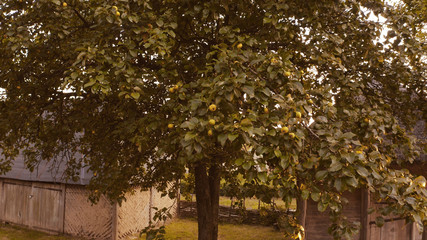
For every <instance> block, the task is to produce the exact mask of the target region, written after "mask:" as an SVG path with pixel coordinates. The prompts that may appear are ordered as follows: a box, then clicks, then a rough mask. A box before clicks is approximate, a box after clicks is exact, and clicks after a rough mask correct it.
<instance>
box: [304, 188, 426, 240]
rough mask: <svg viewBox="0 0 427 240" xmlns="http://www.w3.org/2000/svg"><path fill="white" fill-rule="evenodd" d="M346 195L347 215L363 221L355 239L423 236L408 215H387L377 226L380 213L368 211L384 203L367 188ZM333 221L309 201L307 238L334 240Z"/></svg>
mask: <svg viewBox="0 0 427 240" xmlns="http://www.w3.org/2000/svg"><path fill="white" fill-rule="evenodd" d="M343 196H344V197H345V198H347V199H348V201H349V203H348V204H347V205H345V206H344V208H343V213H344V215H345V216H346V217H347V218H348V220H350V221H357V222H360V223H361V226H362V229H361V230H360V231H359V233H358V234H357V235H356V236H354V237H353V239H354V240H359V239H360V240H421V238H422V236H421V233H420V232H419V231H418V230H417V229H416V228H415V225H414V224H406V222H405V219H403V218H399V217H398V216H386V217H384V219H385V223H384V226H382V227H381V228H380V227H378V226H377V225H376V224H375V219H376V217H377V216H379V214H378V213H376V212H374V213H372V214H368V209H371V208H373V209H378V208H380V207H381V206H382V205H383V204H384V203H381V202H376V201H375V200H374V199H373V198H372V196H370V194H369V193H368V191H363V192H362V190H358V191H355V192H353V193H349V192H346V193H344V194H343ZM330 224H331V222H330V220H329V216H328V213H327V212H323V213H321V212H319V211H318V210H317V204H316V203H315V202H313V201H307V215H306V224H305V230H306V239H308V240H311V239H316V240H332V239H333V238H332V236H330V235H329V234H328V228H329V225H330Z"/></svg>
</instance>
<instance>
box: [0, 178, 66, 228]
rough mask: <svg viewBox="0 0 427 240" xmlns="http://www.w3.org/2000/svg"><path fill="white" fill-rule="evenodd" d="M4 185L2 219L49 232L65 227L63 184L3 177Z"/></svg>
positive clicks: (0, 215)
mask: <svg viewBox="0 0 427 240" xmlns="http://www.w3.org/2000/svg"><path fill="white" fill-rule="evenodd" d="M0 185H1V187H0V193H1V195H0V202H1V205H0V206H1V210H0V219H1V220H2V221H6V222H11V223H15V224H19V225H24V226H27V227H30V228H34V229H38V230H43V231H48V232H62V231H63V213H64V205H63V199H64V190H63V189H64V188H63V185H61V184H53V183H34V182H26V181H18V180H11V179H3V180H2V181H1V183H0Z"/></svg>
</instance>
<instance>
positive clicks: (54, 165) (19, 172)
mask: <svg viewBox="0 0 427 240" xmlns="http://www.w3.org/2000/svg"><path fill="white" fill-rule="evenodd" d="M0 155H1V151H0ZM79 157H80V158H82V157H83V156H79ZM65 170H66V161H65V160H64V161H42V162H40V164H39V165H38V166H37V167H36V168H34V171H33V172H31V171H30V170H28V169H27V168H26V165H25V159H24V155H22V154H21V155H19V156H17V157H16V158H15V160H14V161H13V166H12V170H11V171H9V172H7V173H6V174H5V175H0V178H10V179H17V180H25V181H35V182H52V183H69V184H79V185H87V184H88V183H89V181H90V179H91V177H92V176H93V175H92V173H91V172H90V171H89V170H88V168H87V167H86V168H81V169H80V176H79V180H78V181H76V182H74V181H72V180H68V181H67V180H66V178H65V174H64V172H65Z"/></svg>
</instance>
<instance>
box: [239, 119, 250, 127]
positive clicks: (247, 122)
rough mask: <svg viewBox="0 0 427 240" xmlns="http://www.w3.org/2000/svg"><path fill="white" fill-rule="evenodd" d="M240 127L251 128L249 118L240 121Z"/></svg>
mask: <svg viewBox="0 0 427 240" xmlns="http://www.w3.org/2000/svg"><path fill="white" fill-rule="evenodd" d="M240 125H242V126H244V127H250V126H252V121H251V120H250V119H249V118H245V119H243V120H242V121H240Z"/></svg>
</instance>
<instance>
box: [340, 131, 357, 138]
mask: <svg viewBox="0 0 427 240" xmlns="http://www.w3.org/2000/svg"><path fill="white" fill-rule="evenodd" d="M354 136H356V134H354V133H352V132H346V133H344V134H343V135H341V138H345V139H352V138H353V137H354Z"/></svg>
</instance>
